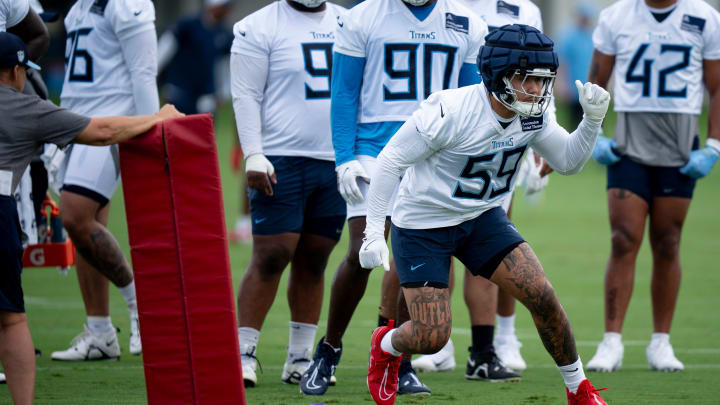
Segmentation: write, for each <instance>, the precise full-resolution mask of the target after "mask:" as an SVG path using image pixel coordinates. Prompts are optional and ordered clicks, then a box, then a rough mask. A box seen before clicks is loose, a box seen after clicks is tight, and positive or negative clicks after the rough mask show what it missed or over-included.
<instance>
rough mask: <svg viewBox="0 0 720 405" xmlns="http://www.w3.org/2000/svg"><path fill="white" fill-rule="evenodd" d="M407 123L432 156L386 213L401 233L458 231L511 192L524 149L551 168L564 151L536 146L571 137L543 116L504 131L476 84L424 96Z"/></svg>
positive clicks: (410, 175)
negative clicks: (450, 228) (451, 228)
mask: <svg viewBox="0 0 720 405" xmlns="http://www.w3.org/2000/svg"><path fill="white" fill-rule="evenodd" d="M408 122H409V123H414V125H415V129H416V131H417V134H418V135H419V136H420V137H422V138H423V139H424V140H425V142H426V143H427V145H428V147H429V149H430V150H433V151H436V152H435V153H433V154H431V155H430V157H429V158H427V159H424V160H422V161H419V162H416V163H415V164H413V165H412V166H410V167H409V168H408V169H407V171H406V172H405V175H404V176H403V178H402V182H401V183H400V191H399V192H398V196H397V199H396V200H395V207H394V210H393V213H392V221H393V223H394V224H396V225H397V226H400V227H402V228H410V229H426V228H438V227H445V226H452V225H457V224H459V223H461V222H464V221H467V220H470V219H472V218H475V217H477V216H479V215H480V214H482V213H483V212H484V211H486V210H488V209H490V208H494V207H499V206H500V205H501V204H502V202H503V201H504V199H505V197H506V196H507V195H508V193H509V192H510V191H511V190H512V189H513V184H514V183H515V181H516V179H517V172H518V169H519V168H520V164H521V162H522V156H523V154H524V153H525V150H526V149H527V148H528V146H533V148H535V150H536V151H537V152H538V153H540V154H541V155H542V156H543V157H545V158H546V159H547V160H548V161H549V162H550V163H551V165H553V164H557V162H562V161H565V160H566V159H572V158H568V157H567V156H566V154H567V151H566V150H552V151H549V150H550V149H556V148H552V147H549V144H545V145H542V144H538V143H539V142H543V141H545V140H548V141H551V142H552V141H553V140H552V139H550V138H553V137H555V138H559V139H564V138H567V137H568V136H570V135H568V133H567V131H565V130H564V129H563V128H562V127H560V126H559V125H558V124H557V122H556V121H555V120H552V119H548V114H547V113H545V115H544V116H541V117H534V118H521V117H517V118H516V119H515V120H514V121H512V123H511V124H510V125H509V126H508V127H507V128H504V129H503V127H502V126H501V125H500V123H499V121H498V119H497V117H496V115H495V113H494V112H493V111H492V108H491V106H490V100H489V95H488V93H487V90H486V88H485V86H484V85H483V84H478V85H473V86H467V87H463V88H460V89H454V90H446V91H442V92H438V93H435V94H433V95H431V96H430V98H428V99H427V100H426V101H424V102H423V103H422V104H421V107H420V109H419V110H417V111H416V112H415V113H414V114H413V115H412V120H411V121H408ZM388 147H389V146H388ZM588 148H590V147H588ZM386 149H387V147H386ZM383 153H385V152H383ZM553 167H556V166H553ZM557 167H560V166H557Z"/></svg>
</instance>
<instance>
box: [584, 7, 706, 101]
mask: <svg viewBox="0 0 720 405" xmlns="http://www.w3.org/2000/svg"><path fill="white" fill-rule="evenodd" d="M719 16H720V15H719V14H718V12H717V11H716V10H714V9H713V8H712V7H711V6H709V5H708V4H707V3H705V2H704V1H701V0H679V1H678V2H677V6H676V8H675V9H674V10H673V11H672V13H671V14H670V15H669V16H668V17H667V18H666V19H665V20H663V22H658V21H657V20H656V19H655V17H653V15H652V14H651V12H650V9H649V8H648V6H647V5H646V3H645V1H644V0H622V1H618V2H617V3H615V4H613V5H612V6H610V7H608V8H606V9H604V10H603V11H602V12H601V13H600V16H599V18H598V25H597V28H595V32H594V33H593V43H594V44H595V49H596V50H597V51H599V52H601V53H604V54H607V55H615V69H614V70H615V71H614V74H613V75H614V77H613V79H614V82H615V85H614V93H615V94H614V103H615V111H644V112H669V113H686V114H700V111H701V109H702V102H703V93H704V86H703V59H720V24H719V22H720V18H719Z"/></svg>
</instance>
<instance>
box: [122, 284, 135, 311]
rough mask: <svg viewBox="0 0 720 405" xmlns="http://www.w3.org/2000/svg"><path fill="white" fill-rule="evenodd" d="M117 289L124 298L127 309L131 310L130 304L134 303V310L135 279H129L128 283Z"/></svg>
mask: <svg viewBox="0 0 720 405" xmlns="http://www.w3.org/2000/svg"><path fill="white" fill-rule="evenodd" d="M118 290H120V294H122V297H123V298H124V299H125V303H126V304H127V306H128V310H131V308H130V306H131V305H134V308H135V310H137V295H135V280H133V281H131V282H130V284H128V285H126V286H125V287H118Z"/></svg>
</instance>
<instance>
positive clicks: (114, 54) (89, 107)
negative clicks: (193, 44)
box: [60, 0, 155, 117]
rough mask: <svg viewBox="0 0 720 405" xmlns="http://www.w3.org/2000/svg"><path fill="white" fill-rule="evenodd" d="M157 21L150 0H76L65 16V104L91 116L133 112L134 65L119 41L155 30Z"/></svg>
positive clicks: (77, 112)
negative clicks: (127, 59) (127, 57)
mask: <svg viewBox="0 0 720 405" xmlns="http://www.w3.org/2000/svg"><path fill="white" fill-rule="evenodd" d="M154 21H155V7H154V6H153V3H152V1H151V0H78V1H77V2H76V3H75V4H74V5H73V6H72V8H71V9H70V12H69V13H68V15H67V17H65V30H66V31H67V42H66V45H65V82H64V83H63V88H62V94H61V95H60V100H61V105H62V106H63V107H65V108H67V109H69V110H70V111H72V112H74V113H76V114H81V115H87V116H91V117H102V116H114V115H135V114H136V112H135V99H134V96H133V87H132V81H131V79H130V68H129V67H128V66H127V64H126V63H125V60H124V58H123V52H122V49H121V48H120V43H121V42H122V41H124V40H126V39H127V38H130V37H132V36H134V35H137V34H138V33H140V32H143V31H145V30H155V23H154ZM148 57H155V56H154V55H152V56H151V55H149V56H148Z"/></svg>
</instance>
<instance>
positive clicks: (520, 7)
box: [459, 0, 543, 31]
mask: <svg viewBox="0 0 720 405" xmlns="http://www.w3.org/2000/svg"><path fill="white" fill-rule="evenodd" d="M459 1H460V2H461V3H463V4H465V6H466V7H467V8H469V9H470V10H472V11H474V12H475V14H477V15H479V16H480V17H481V18H482V19H483V20H484V21H485V23H486V24H487V25H488V28H489V29H490V31H493V30H495V29H497V28H499V27H502V26H503V25H507V24H525V25H529V26H531V27H535V28H537V29H538V30H540V31H542V30H543V25H542V17H541V14H540V9H539V8H538V6H536V5H535V3H533V2H531V1H530V0H507V1H503V0H459Z"/></svg>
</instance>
